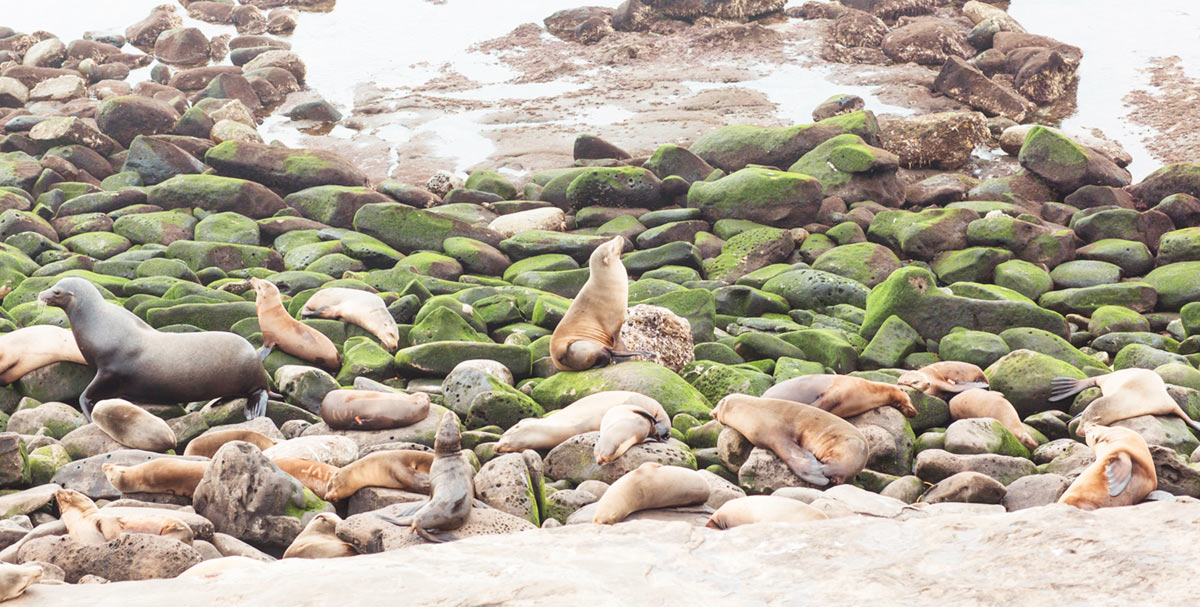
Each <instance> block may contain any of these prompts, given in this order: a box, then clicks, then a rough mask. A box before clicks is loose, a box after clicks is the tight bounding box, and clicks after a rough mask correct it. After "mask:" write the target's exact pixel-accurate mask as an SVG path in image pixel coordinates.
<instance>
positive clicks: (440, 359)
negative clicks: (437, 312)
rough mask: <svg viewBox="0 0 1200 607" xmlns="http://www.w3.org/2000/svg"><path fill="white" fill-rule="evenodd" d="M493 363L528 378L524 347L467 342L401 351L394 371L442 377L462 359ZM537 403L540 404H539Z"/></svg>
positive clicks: (438, 343) (518, 376) (437, 343)
mask: <svg viewBox="0 0 1200 607" xmlns="http://www.w3.org/2000/svg"><path fill="white" fill-rule="evenodd" d="M475 359H487V360H494V361H496V362H499V363H500V364H502V365H504V366H505V367H508V370H509V371H511V372H512V374H513V377H517V378H523V377H529V372H530V365H531V362H532V361H530V352H529V348H528V347H526V346H511V345H504V344H495V343H480V342H468V341H443V342H433V343H427V344H421V345H417V346H410V347H408V348H404V349H402V350H400V351H399V352H397V353H396V370H397V371H399V372H400V373H401V374H402V375H406V376H431V375H435V376H442V377H444V376H446V375H448V374H449V373H450V372H451V371H453V370H454V367H455V366H457V365H458V363H460V362H462V361H464V360H475ZM543 383H545V382H543ZM539 402H540V401H539Z"/></svg>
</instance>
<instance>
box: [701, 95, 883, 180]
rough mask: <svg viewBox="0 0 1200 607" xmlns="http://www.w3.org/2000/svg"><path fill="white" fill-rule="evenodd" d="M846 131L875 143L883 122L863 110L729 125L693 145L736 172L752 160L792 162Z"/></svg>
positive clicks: (715, 163)
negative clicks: (809, 119)
mask: <svg viewBox="0 0 1200 607" xmlns="http://www.w3.org/2000/svg"><path fill="white" fill-rule="evenodd" d="M843 133H853V134H855V135H858V136H860V137H862V138H863V139H864V140H866V141H867V142H868V143H871V144H875V143H877V142H878V136H879V123H878V121H876V120H875V115H874V114H873V113H871V112H869V111H863V110H859V111H855V112H850V113H848V114H843V115H841V116H834V117H832V118H827V119H825V120H822V121H820V122H816V123H813V124H802V125H797V126H790V127H778V128H763V127H757V126H749V125H735V126H727V127H722V128H719V129H717V130H715V131H712V132H710V133H707V134H705V135H703V136H702V137H700V138H699V139H697V140H696V142H695V143H693V144H692V145H691V147H690V148H689V149H690V150H691V151H692V153H694V154H696V155H697V156H699V157H700V158H703V159H704V161H705V162H707V163H708V164H710V165H712V166H714V167H716V168H718V169H721V170H723V171H726V172H729V173H732V172H734V171H739V170H741V169H743V168H745V167H746V166H747V165H751V164H757V165H765V166H776V167H785V166H790V165H791V164H792V163H794V162H796V161H797V160H799V159H800V157H801V156H803V155H805V154H806V153H808V152H809V151H810V150H812V149H813V148H815V147H817V146H818V145H820V144H821V142H823V141H825V140H826V139H829V138H830V137H834V136H837V135H841V134H843Z"/></svg>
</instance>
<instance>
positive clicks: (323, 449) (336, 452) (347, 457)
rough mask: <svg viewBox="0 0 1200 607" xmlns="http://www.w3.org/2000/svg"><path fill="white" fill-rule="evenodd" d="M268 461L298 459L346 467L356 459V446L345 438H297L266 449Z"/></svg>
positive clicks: (264, 452)
mask: <svg viewBox="0 0 1200 607" xmlns="http://www.w3.org/2000/svg"><path fill="white" fill-rule="evenodd" d="M262 454H263V455H265V456H267V458H269V459H280V458H283V457H298V458H300V459H307V460H312V461H314V462H321V463H323V464H329V465H331V466H337V467H339V468H340V467H342V466H346V465H348V464H350V463H352V462H354V460H356V459H358V444H357V443H356V442H355V441H354V440H353V439H351V438H349V437H346V436H298V437H296V438H291V439H288V440H285V441H283V442H281V443H278V444H276V445H275V446H273V447H268V448H267V450H266V451H263V452H262Z"/></svg>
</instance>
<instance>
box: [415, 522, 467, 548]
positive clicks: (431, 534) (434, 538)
mask: <svg viewBox="0 0 1200 607" xmlns="http://www.w3.org/2000/svg"><path fill="white" fill-rule="evenodd" d="M413 530H414V531H416V532H417V535H419V536H421V537H422V538H424V539H425V541H427V542H432V543H434V544H445V543H446V542H453V541H456V540H457V539H458V537H457V536H455V535H452V534H449V533H438V531H437V530H436V529H431V530H425V529H422V528H421V527H419V526H415V527H413Z"/></svg>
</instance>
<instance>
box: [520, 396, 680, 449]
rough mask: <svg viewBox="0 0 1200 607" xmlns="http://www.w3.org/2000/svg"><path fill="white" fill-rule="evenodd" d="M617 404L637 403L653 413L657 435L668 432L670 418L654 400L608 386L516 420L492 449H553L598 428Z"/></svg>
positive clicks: (669, 431)
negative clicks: (557, 407) (533, 415)
mask: <svg viewBox="0 0 1200 607" xmlns="http://www.w3.org/2000/svg"><path fill="white" fill-rule="evenodd" d="M621 405H632V406H634V407H638V408H640V409H642V410H643V411H646V412H647V413H649V414H650V415H651V416H653V417H654V431H655V434H656V435H657V436H658V437H659V438H660V439H662V440H666V439H667V438H668V437H670V436H671V418H670V417H669V416H668V415H667V410H666V409H664V408H663V406H662V405H661V404H659V402H658V401H657V400H654V399H653V398H650V397H649V396H646V395H645V394H639V393H637V392H630V391H627V390H609V391H606V392H597V393H595V394H589V395H587V396H585V397H583V398H581V399H579V400H577V401H575V402H573V403H571V404H569V405H567V406H566V407H563V408H562V409H559V410H558V411H551V412H550V413H549V414H547V415H546V416H545V417H540V418H533V417H531V418H526V419H523V420H521V421H519V422H517V423H516V424H514V425H513V426H512V427H511V428H509V429H508V430H506V431H505V432H504V434H503V435H502V436H501V437H500V441H499V442H497V443H496V453H520V452H521V451H524V450H526V449H533V450H535V451H539V450H546V449H553V448H554V447H557V446H558V445H559V443H562V442H563V441H565V440H567V439H568V438H571V437H572V436H575V435H576V434H583V433H584V432H594V431H596V430H599V429H600V424H601V421H602V420H603V419H604V414H605V413H607V412H608V410H609V409H612V408H613V407H618V406H621Z"/></svg>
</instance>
